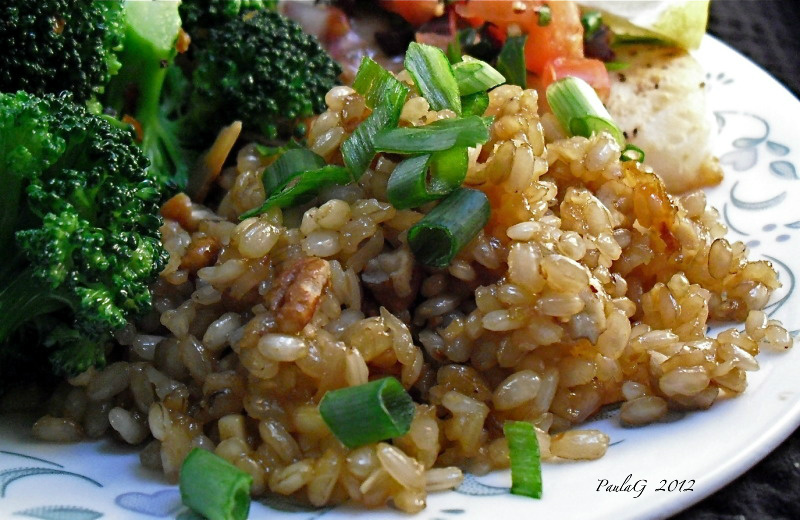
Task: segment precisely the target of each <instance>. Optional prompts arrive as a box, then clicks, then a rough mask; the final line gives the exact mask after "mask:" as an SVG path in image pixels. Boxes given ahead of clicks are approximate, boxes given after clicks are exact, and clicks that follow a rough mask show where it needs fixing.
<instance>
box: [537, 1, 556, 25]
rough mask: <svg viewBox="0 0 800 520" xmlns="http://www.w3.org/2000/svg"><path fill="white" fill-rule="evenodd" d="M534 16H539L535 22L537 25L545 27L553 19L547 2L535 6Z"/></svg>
mask: <svg viewBox="0 0 800 520" xmlns="http://www.w3.org/2000/svg"><path fill="white" fill-rule="evenodd" d="M536 16H538V17H539V20H538V21H537V22H536V24H537V25H538V26H539V27H547V26H548V25H550V22H551V21H552V20H553V13H552V12H551V11H550V6H549V5H547V4H543V5H541V6H539V7H537V8H536Z"/></svg>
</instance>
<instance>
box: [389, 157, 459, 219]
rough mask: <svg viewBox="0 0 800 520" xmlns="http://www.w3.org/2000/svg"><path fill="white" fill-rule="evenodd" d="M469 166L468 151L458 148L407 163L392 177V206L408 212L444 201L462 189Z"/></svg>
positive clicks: (390, 178)
mask: <svg viewBox="0 0 800 520" xmlns="http://www.w3.org/2000/svg"><path fill="white" fill-rule="evenodd" d="M468 164H469V155H468V154H467V149H466V148H458V147H457V148H451V149H450V150H445V151H443V152H434V153H433V154H425V155H419V156H417V157H411V158H409V159H406V160H405V161H403V162H401V163H400V164H398V165H397V166H396V167H395V169H394V171H393V172H392V175H391V176H390V177H389V182H388V183H387V186H386V194H387V195H388V197H389V202H391V203H392V206H394V207H395V208H397V209H408V208H415V207H417V206H421V205H422V204H425V203H427V202H431V201H434V200H438V199H441V198H442V197H444V196H445V195H447V194H448V193H450V192H451V191H453V190H454V189H456V188H458V187H459V186H461V183H462V182H463V181H464V177H466V175H467V166H468Z"/></svg>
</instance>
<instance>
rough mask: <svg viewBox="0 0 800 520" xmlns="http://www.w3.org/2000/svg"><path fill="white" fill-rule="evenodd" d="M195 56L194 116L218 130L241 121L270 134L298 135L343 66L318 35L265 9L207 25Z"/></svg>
mask: <svg viewBox="0 0 800 520" xmlns="http://www.w3.org/2000/svg"><path fill="white" fill-rule="evenodd" d="M193 58H194V60H195V62H196V68H195V70H194V73H193V74H192V92H191V97H190V102H189V107H190V108H191V113H190V114H189V120H190V122H191V123H192V126H193V128H195V129H197V131H202V129H204V128H211V129H212V132H214V133H215V132H216V130H217V129H219V128H222V127H223V126H225V125H228V124H230V123H231V122H232V121H234V120H240V121H242V123H243V124H244V130H245V131H248V130H249V131H255V132H260V133H262V134H263V135H265V136H267V137H269V138H275V137H281V136H284V137H285V136H288V135H290V134H293V133H294V135H295V136H297V137H299V136H301V134H302V133H303V131H304V126H303V125H301V124H300V123H301V120H302V119H303V118H306V117H310V116H312V115H314V114H318V113H320V112H322V111H323V110H325V108H326V105H325V94H327V92H328V91H329V90H330V89H331V88H332V87H333V86H334V85H336V84H337V82H338V77H339V74H340V73H341V68H340V67H339V65H338V64H337V63H336V62H335V61H334V60H333V59H332V58H331V57H330V56H329V55H328V53H327V52H326V51H325V50H324V49H323V48H322V46H321V45H320V44H319V42H318V41H317V40H316V38H314V37H313V36H310V35H308V34H306V33H305V32H303V30H302V28H301V27H300V25H298V24H297V23H295V22H293V21H292V20H290V19H288V18H287V17H285V16H283V15H280V14H278V13H274V12H272V11H269V10H266V9H264V10H259V11H253V12H248V13H247V14H246V15H244V16H238V17H234V18H231V19H230V20H228V21H226V22H225V23H222V24H219V25H214V26H212V27H210V28H209V29H208V38H207V39H205V40H203V42H202V45H200V46H199V47H198V48H196V49H195V52H194V55H193Z"/></svg>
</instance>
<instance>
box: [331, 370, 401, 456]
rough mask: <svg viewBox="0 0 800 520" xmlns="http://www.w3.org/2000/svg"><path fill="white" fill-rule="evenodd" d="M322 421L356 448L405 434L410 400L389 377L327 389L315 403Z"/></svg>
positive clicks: (347, 443)
mask: <svg viewBox="0 0 800 520" xmlns="http://www.w3.org/2000/svg"><path fill="white" fill-rule="evenodd" d="M319 413H320V415H322V419H323V420H324V421H325V424H327V425H328V428H330V430H331V432H333V434H334V435H335V436H336V438H337V439H339V441H341V443H342V444H344V445H345V446H347V447H348V448H357V447H359V446H363V445H365V444H370V443H372V442H378V441H382V440H386V439H392V438H394V437H400V436H402V435H405V434H406V433H407V432H408V430H409V428H411V420H412V419H413V418H414V401H413V400H412V399H411V396H410V395H408V392H406V391H405V389H404V388H403V385H401V384H400V382H399V381H398V380H397V379H395V378H393V377H385V378H383V379H378V380H376V381H371V382H369V383H366V384H363V385H358V386H351V387H348V388H341V389H339V390H330V391H328V392H327V393H326V394H325V395H324V396H323V397H322V400H321V401H320V403H319Z"/></svg>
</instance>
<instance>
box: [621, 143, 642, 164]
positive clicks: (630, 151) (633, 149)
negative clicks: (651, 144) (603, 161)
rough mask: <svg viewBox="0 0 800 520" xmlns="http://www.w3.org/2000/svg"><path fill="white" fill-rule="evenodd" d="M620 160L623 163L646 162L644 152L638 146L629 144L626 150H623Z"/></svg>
mask: <svg viewBox="0 0 800 520" xmlns="http://www.w3.org/2000/svg"><path fill="white" fill-rule="evenodd" d="M619 160H620V161H622V162H625V161H636V162H644V150H642V149H641V148H639V147H638V146H636V145H633V144H630V143H628V144H626V145H625V148H623V149H622V154H621V155H620V157H619Z"/></svg>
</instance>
